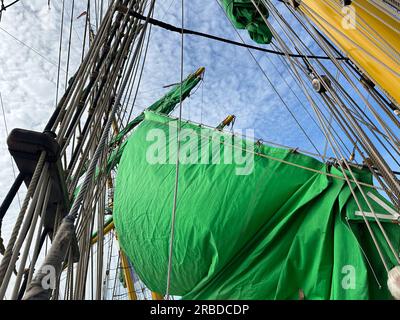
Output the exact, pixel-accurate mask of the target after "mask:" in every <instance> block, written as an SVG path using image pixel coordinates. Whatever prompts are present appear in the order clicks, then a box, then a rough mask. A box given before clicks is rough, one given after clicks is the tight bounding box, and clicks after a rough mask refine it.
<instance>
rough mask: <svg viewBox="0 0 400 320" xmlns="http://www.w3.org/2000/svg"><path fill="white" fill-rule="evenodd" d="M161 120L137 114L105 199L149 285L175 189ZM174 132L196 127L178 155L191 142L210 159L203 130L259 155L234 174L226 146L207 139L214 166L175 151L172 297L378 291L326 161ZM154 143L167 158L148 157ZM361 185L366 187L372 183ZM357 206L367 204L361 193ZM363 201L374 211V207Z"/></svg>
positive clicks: (382, 293) (161, 272) (170, 138)
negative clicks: (110, 199) (111, 195)
mask: <svg viewBox="0 0 400 320" xmlns="http://www.w3.org/2000/svg"><path fill="white" fill-rule="evenodd" d="M169 125H171V126H172V127H174V126H176V125H177V120H176V119H171V118H168V117H166V116H162V115H159V114H155V113H152V112H146V113H145V120H144V121H143V122H142V123H141V124H140V126H139V127H138V128H137V130H136V131H135V132H134V133H133V134H132V136H131V137H130V138H129V140H128V142H127V146H126V147H125V151H124V153H123V155H122V158H121V162H120V165H119V170H118V175H117V181H116V189H115V199H114V200H115V201H114V222H115V227H116V231H117V233H118V238H119V242H120V245H121V246H122V248H123V250H124V251H125V252H126V254H127V255H128V257H129V259H130V260H131V261H132V264H133V266H134V268H135V271H136V272H137V273H138V275H139V277H140V278H141V280H143V281H144V283H145V284H146V285H147V286H148V288H150V289H151V290H153V291H155V292H159V293H165V288H166V275H167V265H168V244H169V239H170V230H171V213H172V205H173V192H174V185H175V159H174V156H175V157H176V153H175V152H174V148H173V147H174V146H176V136H177V135H176V132H175V131H173V130H171V129H170V128H169ZM182 128H183V129H192V130H194V132H196V133H199V132H200V130H201V137H202V138H201V139H199V141H195V140H193V139H186V138H184V140H183V141H182V147H181V152H182V154H185V155H190V154H192V155H195V151H194V150H195V149H192V151H191V152H192V153H190V151H188V150H190V148H191V147H199V146H200V147H201V152H199V153H198V156H199V158H200V156H201V155H204V154H205V155H207V157H206V156H205V157H204V158H205V159H206V158H208V159H209V160H210V161H211V159H214V158H211V157H213V156H216V155H217V152H219V151H218V150H219V149H218V148H217V149H215V148H211V147H210V148H206V147H204V146H206V145H207V143H208V142H209V141H210V139H211V138H209V137H208V134H214V136H213V138H212V139H216V140H212V141H219V140H220V139H221V141H225V142H224V143H229V142H231V141H236V142H238V143H239V145H241V146H242V147H244V148H250V150H251V148H253V147H254V150H255V151H256V152H258V153H260V154H261V155H265V157H269V158H265V157H264V156H260V155H256V156H255V157H254V170H253V171H252V172H251V173H250V174H248V175H237V173H238V171H237V168H238V167H240V166H241V165H238V164H236V163H237V162H236V163H234V164H229V161H225V159H228V157H227V154H228V153H226V154H225V153H224V152H225V151H227V150H228V151H229V150H230V151H232V150H235V148H233V149H232V148H230V147H229V146H228V145H224V144H220V143H216V145H217V146H218V145H219V146H220V147H221V148H222V151H221V153H219V155H220V157H221V158H220V159H221V164H185V161H186V160H185V159H186V158H182V160H181V164H180V173H179V188H178V190H179V191H178V198H177V199H178V200H177V211H176V223H175V240H174V249H173V259H172V274H171V288H170V293H171V294H173V295H178V296H183V298H184V299H298V298H299V292H300V291H302V292H304V296H305V299H386V298H390V294H389V292H388V290H387V288H386V281H387V275H386V271H385V269H384V267H383V264H382V262H381V260H380V258H379V256H378V253H377V250H376V248H375V247H374V245H373V242H372V240H371V237H370V235H369V233H368V231H367V228H366V225H365V223H364V222H363V221H360V220H358V219H354V217H355V216H354V212H355V211H357V210H358V208H357V206H356V204H355V201H354V199H353V197H352V195H351V192H350V189H349V187H348V185H347V184H346V182H345V181H344V180H343V179H342V178H341V177H342V174H341V172H340V171H339V170H338V169H336V168H335V167H332V166H328V165H326V164H324V163H321V162H319V161H318V160H316V159H314V158H311V157H309V156H305V155H302V154H299V153H296V152H292V151H290V150H286V149H280V148H273V147H269V146H265V145H259V144H256V145H254V144H253V143H251V142H249V141H247V142H246V141H244V140H240V139H239V138H232V136H231V135H229V134H227V133H224V132H220V131H216V130H211V129H204V128H202V129H200V127H199V126H197V125H194V124H191V123H188V122H184V123H183V125H182ZM170 130H171V131H170ZM160 133H163V134H165V137H166V144H164V143H162V146H163V147H161V148H158V149H157V148H155V144H154V143H155V142H156V141H157V139H158V138H157V139H155V138H154V137H155V134H160ZM159 139H160V141H161V142H162V140H163V139H162V138H159ZM223 139H225V140H223ZM232 139H236V140H232ZM170 148H171V150H170ZM207 150H208V154H207ZM164 151H165V153H166V157H165V159H164V160H166V161H167V163H168V164H158V163H155V164H150V163H149V162H148V161H147V160H146V159H148V158H146V156H149V154H150V155H152V154H153V155H156V156H157V157H159V158H158V159H161V160H163V159H162V158H163V157H164V155H163V153H164ZM149 159H150V158H149ZM156 159H157V158H156ZM153 160H154V159H153ZM153 160H152V162H154V161H153ZM184 160H185V161H184ZM282 161H283V162H282ZM161 162H164V161H161ZM226 162H228V163H227V164H223V163H226ZM213 163H215V161H214V162H213ZM288 163H292V164H294V165H290V164H288ZM299 166H304V167H307V168H311V169H312V170H314V171H311V170H306V169H304V168H300V167H299ZM316 171H317V172H316ZM321 172H322V173H330V174H333V175H334V176H335V177H331V176H327V175H325V174H322V173H321ZM357 177H358V179H359V180H360V181H362V182H364V183H368V184H370V183H372V178H371V176H370V174H369V173H368V172H364V171H360V172H357ZM364 189H365V192H372V193H374V194H375V195H377V192H375V191H374V190H373V189H372V188H368V187H365V188H364ZM357 195H358V198H362V197H361V195H360V194H359V193H358V194H357ZM379 197H380V198H381V199H382V197H381V196H379ZM361 205H362V206H363V209H364V210H365V211H370V210H368V208H367V206H366V204H365V203H364V202H363V201H361ZM374 206H375V208H374V209H375V210H376V212H377V213H386V212H384V210H383V209H382V208H381V207H379V206H378V205H377V204H376V205H374ZM346 218H348V219H349V224H347V222H346ZM370 225H371V228H372V230H373V232H374V234H375V236H376V238H377V241H378V243H379V245H380V247H381V248H382V251H383V254H384V256H385V259H386V262H387V264H388V266H389V267H393V266H394V265H395V260H394V256H393V255H392V254H391V252H390V250H389V248H388V245H387V244H386V243H385V241H384V238H383V235H382V233H381V232H380V231H379V229H378V226H377V224H376V222H374V221H373V220H371V219H370ZM382 225H383V226H384V227H385V230H386V232H387V234H388V236H389V238H390V240H391V241H392V243H393V246H394V247H395V249H396V250H397V252H398V251H399V248H400V233H399V226H398V225H396V224H393V223H391V222H384V221H382ZM349 226H350V227H349ZM350 228H351V229H350ZM361 248H362V249H361ZM362 250H364V252H365V255H366V256H367V257H368V259H369V262H370V263H371V266H372V268H373V270H374V272H375V274H376V277H377V280H378V281H379V283H380V284H381V285H382V289H379V285H378V283H377V281H376V280H375V277H374V276H373V273H372V271H371V268H370V267H369V265H368V263H367V260H366V259H365V256H364V254H363V251H362Z"/></svg>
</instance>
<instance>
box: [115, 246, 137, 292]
mask: <svg viewBox="0 0 400 320" xmlns="http://www.w3.org/2000/svg"><path fill="white" fill-rule="evenodd" d="M119 255H120V258H121V265H122V270H123V274H124V279H125V283H126V289H127V290H128V298H129V300H137V296H136V291H135V286H134V285H133V280H132V275H131V268H130V267H129V263H128V258H127V257H126V255H125V253H124V252H123V251H122V250H120V251H119Z"/></svg>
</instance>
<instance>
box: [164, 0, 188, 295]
mask: <svg viewBox="0 0 400 320" xmlns="http://www.w3.org/2000/svg"><path fill="white" fill-rule="evenodd" d="M181 7H182V12H181V15H182V33H181V85H180V91H181V92H180V102H179V118H178V128H177V131H176V135H177V137H176V139H177V141H176V142H177V151H176V155H177V157H176V170H175V189H174V202H173V207H172V218H171V235H170V241H169V256H168V271H167V289H166V293H165V294H166V300H169V290H170V287H171V272H172V254H173V249H174V236H175V220H176V203H177V198H178V182H179V153H180V146H181V144H180V139H179V136H180V132H181V125H182V123H181V122H182V90H183V89H182V86H183V62H184V56H183V54H184V42H183V41H184V34H183V29H184V25H185V24H184V22H185V21H184V20H185V0H182V6H181Z"/></svg>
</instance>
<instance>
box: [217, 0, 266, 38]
mask: <svg viewBox="0 0 400 320" xmlns="http://www.w3.org/2000/svg"><path fill="white" fill-rule="evenodd" d="M222 5H223V6H224V8H225V11H226V14H227V16H228V18H229V19H230V20H231V21H232V23H233V24H234V26H235V27H236V28H238V29H247V31H248V32H249V34H250V37H251V39H253V40H254V41H255V42H257V43H259V44H268V43H270V42H271V40H272V33H271V30H269V28H268V27H267V25H266V24H265V21H264V20H263V18H262V17H261V15H260V14H259V12H258V11H257V9H256V8H255V7H254V5H253V4H252V2H251V1H250V0H222ZM260 9H261V10H263V15H264V16H265V17H266V18H268V16H269V13H268V10H267V9H266V8H265V7H264V6H260Z"/></svg>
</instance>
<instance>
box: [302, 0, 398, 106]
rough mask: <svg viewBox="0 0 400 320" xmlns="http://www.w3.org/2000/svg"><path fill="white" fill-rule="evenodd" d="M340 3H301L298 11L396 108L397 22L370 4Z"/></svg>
mask: <svg viewBox="0 0 400 320" xmlns="http://www.w3.org/2000/svg"><path fill="white" fill-rule="evenodd" d="M340 3H341V1H339V0H329V1H325V0H302V2H301V4H300V6H299V10H301V11H302V12H303V13H304V14H305V15H306V16H307V17H309V18H310V19H311V20H312V21H313V22H314V23H315V24H316V25H317V27H318V28H319V30H320V31H321V32H322V33H324V34H325V35H326V36H327V37H328V38H329V39H330V40H331V41H333V42H334V43H335V44H336V45H337V46H338V47H339V48H340V49H341V50H342V51H343V52H344V53H345V55H347V56H348V57H349V58H350V59H351V60H352V61H353V62H354V63H355V64H356V65H357V66H358V68H359V69H360V70H362V71H363V72H364V74H365V75H366V76H367V77H368V78H369V79H370V80H372V81H373V82H374V83H375V84H376V85H377V86H379V87H380V88H381V89H382V90H383V91H384V92H385V93H386V95H387V96H388V97H389V98H390V99H391V100H392V101H393V102H394V103H396V104H397V105H399V104H400V90H399V82H400V62H399V52H400V23H399V21H398V20H396V19H394V18H393V17H392V16H390V15H388V14H387V13H386V12H384V11H382V10H381V9H379V8H378V7H376V6H374V5H372V4H371V2H369V1H361V0H360V1H352V4H351V5H349V6H346V7H342V5H341V4H340ZM383 42H386V44H385V45H382V43H383ZM396 56H397V57H396Z"/></svg>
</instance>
